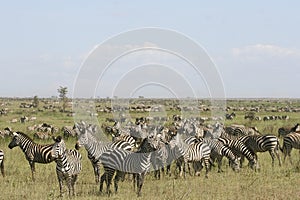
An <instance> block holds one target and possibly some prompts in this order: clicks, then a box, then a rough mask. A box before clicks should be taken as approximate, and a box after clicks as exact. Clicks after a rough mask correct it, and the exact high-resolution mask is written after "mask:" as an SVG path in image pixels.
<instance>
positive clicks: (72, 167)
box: [51, 136, 82, 196]
mask: <svg viewBox="0 0 300 200" xmlns="http://www.w3.org/2000/svg"><path fill="white" fill-rule="evenodd" d="M53 140H54V141H55V143H54V145H53V147H52V151H51V155H52V157H53V158H55V162H56V174H57V178H58V183H59V190H60V196H62V194H63V191H62V189H63V187H62V184H63V181H66V182H67V185H68V190H69V196H71V193H72V195H73V196H75V183H76V181H77V178H78V175H79V173H80V171H81V168H82V166H81V155H80V153H79V152H78V151H77V150H69V149H67V147H66V144H65V142H64V140H63V139H62V138H61V137H60V136H58V137H56V138H55V137H54V138H53Z"/></svg>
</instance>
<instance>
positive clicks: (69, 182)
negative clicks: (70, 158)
mask: <svg viewBox="0 0 300 200" xmlns="http://www.w3.org/2000/svg"><path fill="white" fill-rule="evenodd" d="M67 186H68V191H69V197H71V192H72V176H69V177H67Z"/></svg>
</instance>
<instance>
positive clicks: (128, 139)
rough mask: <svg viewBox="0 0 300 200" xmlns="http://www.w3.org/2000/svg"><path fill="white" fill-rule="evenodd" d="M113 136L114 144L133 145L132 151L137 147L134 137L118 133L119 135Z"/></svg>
mask: <svg viewBox="0 0 300 200" xmlns="http://www.w3.org/2000/svg"><path fill="white" fill-rule="evenodd" d="M112 136H113V138H112V141H113V142H117V141H125V142H128V143H129V144H130V145H131V147H132V149H133V148H135V147H136V141H135V139H134V137H132V136H131V135H130V134H129V133H120V132H118V133H117V134H113V135H112Z"/></svg>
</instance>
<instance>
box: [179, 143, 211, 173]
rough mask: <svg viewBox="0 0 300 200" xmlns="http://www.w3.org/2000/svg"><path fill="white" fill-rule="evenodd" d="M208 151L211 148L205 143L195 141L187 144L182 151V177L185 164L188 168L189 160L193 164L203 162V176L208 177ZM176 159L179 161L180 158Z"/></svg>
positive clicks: (184, 171) (209, 151)
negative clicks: (204, 171) (204, 170)
mask: <svg viewBox="0 0 300 200" xmlns="http://www.w3.org/2000/svg"><path fill="white" fill-rule="evenodd" d="M210 153H211V149H210V147H209V145H208V144H207V143H204V142H196V143H192V144H190V145H188V147H187V148H186V149H185V151H184V156H183V170H182V171H181V173H182V172H183V174H184V178H185V177H186V165H187V166H188V168H189V165H188V163H189V162H191V163H193V165H194V166H195V165H196V164H197V163H199V162H200V163H201V164H204V165H205V169H206V173H205V177H206V178H208V172H209V169H210ZM178 161H180V159H179V160H178ZM189 171H190V170H189ZM181 176H182V175H181Z"/></svg>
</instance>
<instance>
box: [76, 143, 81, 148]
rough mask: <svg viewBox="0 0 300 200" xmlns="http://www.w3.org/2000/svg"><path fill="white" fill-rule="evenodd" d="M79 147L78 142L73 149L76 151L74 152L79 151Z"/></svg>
mask: <svg viewBox="0 0 300 200" xmlns="http://www.w3.org/2000/svg"><path fill="white" fill-rule="evenodd" d="M80 147H81V146H80V144H79V143H78V142H76V144H75V149H76V150H79V149H80Z"/></svg>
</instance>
